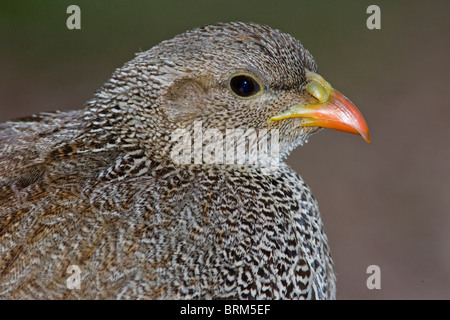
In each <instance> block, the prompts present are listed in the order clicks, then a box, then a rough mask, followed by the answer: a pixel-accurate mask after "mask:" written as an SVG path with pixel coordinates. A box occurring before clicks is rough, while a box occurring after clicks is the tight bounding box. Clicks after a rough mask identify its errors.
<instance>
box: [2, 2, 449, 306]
mask: <svg viewBox="0 0 450 320" xmlns="http://www.w3.org/2000/svg"><path fill="white" fill-rule="evenodd" d="M71 4H76V5H78V6H79V7H80V8H81V27H82V29H81V30H68V29H67V27H66V20H67V18H68V17H69V14H67V13H66V9H67V7H68V6H69V5H71ZM371 4H377V5H378V6H379V7H380V8H381V30H369V29H367V27H366V20H367V18H368V17H369V14H367V13H366V9H367V7H368V6H369V5H371ZM228 21H244V22H257V23H262V24H268V25H270V26H272V27H275V28H278V29H280V30H282V31H284V32H286V33H290V34H291V35H293V36H294V37H296V38H297V39H299V40H300V41H301V42H302V44H303V45H304V46H305V47H306V48H307V49H308V50H309V51H310V52H311V53H312V54H313V56H314V57H315V59H316V61H317V63H318V65H319V73H320V74H321V75H322V76H324V78H325V79H327V80H328V81H329V82H330V83H331V84H332V85H333V86H334V87H335V88H337V89H338V90H339V91H341V92H342V93H343V94H345V95H346V96H347V97H349V98H350V99H351V100H352V101H353V102H354V103H355V104H356V105H357V106H358V108H359V109H360V110H361V112H362V113H363V115H364V117H365V119H366V121H367V123H368V125H369V129H370V133H371V138H372V142H371V143H370V144H366V143H365V142H364V140H363V139H361V138H360V137H358V136H356V135H350V134H344V133H342V132H334V131H331V130H326V131H325V130H324V131H322V132H320V133H318V134H317V135H315V136H314V137H312V138H311V139H310V142H309V143H308V144H307V145H305V146H304V147H301V148H298V149H297V150H296V151H295V152H294V153H293V154H292V155H291V156H290V158H289V159H288V162H289V164H290V165H291V166H292V167H293V168H294V169H295V170H296V171H297V172H299V173H300V174H301V175H302V176H303V178H304V180H305V181H306V182H307V183H308V185H309V186H310V187H311V188H312V190H313V193H314V195H315V197H316V198H317V199H318V201H319V205H320V209H321V214H322V218H323V220H324V224H325V231H326V233H327V235H328V238H329V243H330V246H331V249H332V254H333V257H334V261H335V265H336V271H337V278H338V298H339V299H450V141H449V138H450V126H449V123H450V103H449V101H450V100H449V97H448V94H449V73H450V68H449V67H450V62H449V60H450V59H449V57H450V34H449V33H450V32H449V31H450V2H449V1H448V0H444V1H439V0H433V1H413V0H398V1H395V2H394V1H365V0H354V1H350V0H347V1H331V0H328V1H320V0H316V1H303V0H295V1H283V2H280V1H274V0H271V1H266V0H264V1H261V0H259V1H253V0H246V1H242V0H241V1H234V0H228V1H223V2H218V1H217V2H214V1H209V0H208V1H204V0H201V1H195V2H193V1H191V2H188V1H171V2H169V1H125V0H122V1H119V0H110V1H92V0H89V1H88V0H86V1H77V0H73V1H54V0H52V1H50V0H40V1H20V0H15V1H8V2H7V1H2V2H1V4H0V75H1V76H0V121H6V120H8V119H11V118H17V117H21V116H25V115H29V114H31V113H36V112H40V111H50V110H56V109H60V110H69V109H80V108H82V106H83V103H84V102H85V101H86V100H88V99H90V98H91V97H92V95H93V93H94V91H95V90H96V89H98V88H99V87H100V86H101V85H102V83H103V82H105V81H106V80H107V79H108V78H109V76H110V75H111V73H112V72H113V71H114V69H115V68H117V67H120V66H121V65H123V64H124V63H125V62H126V61H128V60H130V59H131V58H133V57H134V53H135V52H138V51H143V50H147V49H149V48H151V47H152V46H154V45H156V44H157V43H158V42H160V41H162V40H164V39H168V38H171V37H173V36H174V35H176V34H179V33H182V32H184V31H186V30H188V29H192V28H195V27H197V26H200V25H204V24H209V23H215V22H228ZM370 265H378V266H379V267H380V268H381V289H380V290H369V289H368V288H367V287H366V280H367V278H368V276H369V275H368V274H366V269H367V267H368V266H370Z"/></svg>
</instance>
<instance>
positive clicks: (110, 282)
mask: <svg viewBox="0 0 450 320" xmlns="http://www.w3.org/2000/svg"><path fill="white" fill-rule="evenodd" d="M322 128H330V129H335V130H340V131H344V132H348V133H353V134H357V135H360V136H362V137H363V138H364V139H365V140H366V141H367V142H369V141H370V137H369V130H368V127H367V124H366V122H365V120H364V118H363V116H362V114H361V113H360V111H359V110H358V109H357V108H356V106H355V105H354V104H353V103H352V102H350V100H348V99H347V98H346V97H345V96H344V95H342V94H341V93H340V92H339V91H337V90H336V89H334V88H333V87H332V86H331V85H330V84H329V83H328V82H327V81H326V80H325V79H324V78H323V77H321V76H320V75H319V74H318V73H317V64H316V62H315V60H314V58H313V57H312V55H311V54H310V52H309V51H307V50H306V49H305V48H304V47H303V46H302V44H301V43H300V41H298V40H296V39H295V38H294V37H292V36H291V35H289V34H287V33H284V32H282V31H280V30H278V29H274V28H271V27H269V26H266V25H262V24H256V23H244V22H224V23H215V24H211V25H205V26H202V27H198V28H195V29H192V30H190V31H187V32H184V33H182V34H180V35H177V36H175V37H174V38H172V39H169V40H165V41H162V42H161V43H159V44H157V45H155V46H154V47H152V48H151V49H149V50H147V51H143V52H139V53H137V54H136V56H135V57H134V58H133V59H132V60H130V61H129V62H127V63H125V64H124V65H123V66H122V67H119V68H117V69H116V70H115V71H114V72H113V74H112V76H111V77H110V78H109V79H108V80H107V81H106V82H105V83H104V84H103V86H102V87H101V88H100V89H99V90H98V91H96V92H95V94H94V95H93V98H92V99H90V100H89V101H87V102H86V103H85V105H84V106H82V107H81V108H80V109H79V110H72V111H54V112H41V113H37V114H34V115H31V116H28V117H23V118H18V119H14V120H10V121H7V122H4V123H1V124H0V299H130V300H131V299H132V300H134V299H155V300H158V299H206V300H209V299H236V300H250V299H292V300H297V299H336V275H335V271H334V264H333V260H332V257H331V253H330V248H329V245H328V239H327V236H326V234H325V232H324V227H323V223H322V219H321V216H320V213H319V208H318V203H317V201H316V199H315V198H314V196H313V195H312V193H311V190H310V188H309V187H308V186H307V185H306V183H305V182H304V181H303V179H302V178H301V176H300V175H299V174H297V173H296V172H295V171H294V170H293V169H291V168H290V167H289V166H288V164H286V162H285V159H286V157H287V156H288V155H289V154H290V153H291V152H292V151H293V150H294V149H295V148H296V147H298V146H301V145H303V144H304V143H306V142H307V141H308V139H309V138H310V136H311V135H312V134H314V133H316V132H318V131H320V130H321V129H322ZM226 133H230V134H228V135H227V134H226ZM255 133H256V134H255ZM230 137H231V138H230ZM255 137H256V138H255ZM202 138H203V139H202ZM263 138H264V139H266V138H267V139H266V140H264V139H263ZM230 139H231V140H230ZM263 140H264V141H266V142H267V145H266V146H267V148H265V147H261V148H260V149H258V148H256V150H257V151H256V154H257V155H259V156H260V158H261V159H262V160H261V161H259V160H258V161H255V158H254V157H253V156H252V154H251V152H250V155H249V152H247V151H246V150H247V149H248V150H250V149H251V148H253V147H254V146H255V145H256V146H257V147H258V146H260V145H261V146H263V144H261V141H263ZM180 141H181V142H180ZM220 141H222V142H223V141H226V143H229V145H226V146H225V147H224V146H223V144H222V145H221V144H220V143H219V142H220ZM229 141H232V142H229ZM212 142H214V143H212ZM227 146H228V147H229V148H226V147H227ZM237 148H241V149H239V150H240V151H239V150H238V151H239V152H238V151H237ZM246 148H247V149H246ZM269 149H270V150H271V152H263V151H264V150H266V151H267V150H269ZM242 150H244V152H241V151H242ZM272 151H273V152H272ZM254 154H255V153H253V155H254ZM208 155H209V156H210V157H208ZM225 156H226V157H227V158H226V159H225V160H224V157H225ZM230 159H231V160H230ZM258 159H259V158H258Z"/></svg>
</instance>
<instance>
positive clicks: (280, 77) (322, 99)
mask: <svg viewBox="0 0 450 320" xmlns="http://www.w3.org/2000/svg"><path fill="white" fill-rule="evenodd" d="M99 106H100V107H99ZM102 106H103V107H102ZM92 107H94V109H95V110H96V113H97V114H98V112H99V110H102V108H103V109H108V110H110V111H107V112H108V114H113V115H114V114H120V115H121V116H120V117H115V120H111V121H112V123H110V126H109V127H111V128H115V130H116V131H117V130H118V131H121V135H123V134H125V135H126V136H129V135H130V133H131V134H132V136H133V137H134V138H135V139H136V141H139V145H140V146H144V148H145V150H146V152H147V153H148V154H149V155H150V156H152V157H158V155H159V156H160V157H163V154H165V155H164V157H166V155H167V153H168V152H170V149H171V148H172V147H173V139H172V138H171V136H173V132H174V131H176V130H180V129H183V130H187V132H190V133H191V134H192V133H193V130H194V126H195V124H196V123H197V124H198V123H201V126H202V130H209V129H211V130H217V131H218V132H221V133H225V131H226V130H227V129H228V130H231V129H239V128H240V129H244V130H248V129H254V130H255V131H262V130H266V131H268V132H272V131H273V130H277V132H278V135H277V137H278V139H279V142H280V143H279V144H280V152H281V156H282V157H285V156H286V155H288V154H289V153H290V152H291V151H292V149H293V148H295V147H296V146H297V145H299V144H303V143H304V142H306V141H307V139H308V137H309V136H310V135H311V134H312V133H314V132H317V131H318V130H319V129H320V128H331V129H336V130H340V131H345V132H349V133H354V134H359V135H361V136H362V137H363V138H364V139H365V140H366V141H367V142H369V131H368V128H367V125H366V122H365V121H364V119H363V117H362V115H361V113H360V112H359V111H358V109H357V108H356V107H355V106H354V105H353V104H352V103H351V102H350V101H349V100H348V99H347V98H346V97H344V96H343V95H342V94H341V93H339V92H338V91H337V90H335V89H334V88H333V87H332V86H331V85H330V84H329V83H328V82H327V81H326V80H325V79H323V78H322V77H321V76H320V75H319V74H317V65H316V63H315V61H314V59H313V57H312V55H311V54H310V53H309V52H308V51H307V50H306V49H304V48H303V46H302V45H301V44H300V42H299V41H297V40H296V39H294V38H293V37H291V36H290V35H288V34H285V33H282V32H281V31H279V30H275V29H272V28H270V27H267V26H263V25H258V24H248V23H222V24H215V25H209V26H205V27H202V28H198V29H194V30H192V31H188V32H186V33H183V34H181V35H179V36H176V37H175V38H173V39H171V40H167V41H163V42H162V43H160V44H159V45H157V46H155V47H153V48H152V49H150V50H148V51H146V52H142V53H140V54H138V55H137V56H136V58H135V59H133V60H131V61H130V62H129V63H127V64H125V65H124V66H123V67H122V68H119V69H118V70H117V71H116V72H115V73H114V75H113V76H112V78H111V80H110V81H109V82H107V83H106V84H105V85H104V87H103V88H102V90H100V91H99V92H98V93H97V96H96V99H94V102H93V103H92V105H91V109H92ZM103 113H105V112H103ZM119 118H120V119H119ZM108 121H109V122H111V121H110V120H108ZM117 122H120V128H121V129H118V126H117V125H116V123H117ZM106 127H108V126H106ZM129 140H130V141H131V140H132V139H129Z"/></svg>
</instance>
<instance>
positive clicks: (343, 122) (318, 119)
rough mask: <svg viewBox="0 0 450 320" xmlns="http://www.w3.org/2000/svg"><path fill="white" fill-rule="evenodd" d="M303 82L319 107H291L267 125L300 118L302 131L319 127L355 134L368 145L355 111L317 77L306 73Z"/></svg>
mask: <svg viewBox="0 0 450 320" xmlns="http://www.w3.org/2000/svg"><path fill="white" fill-rule="evenodd" d="M307 79H308V80H309V83H308V84H307V86H306V90H307V91H308V93H310V94H311V95H312V96H313V97H315V98H316V99H317V100H318V102H319V103H317V104H310V105H301V104H294V105H292V106H291V107H289V108H288V109H287V110H286V111H284V112H282V113H280V114H278V115H275V116H273V117H272V118H270V119H269V121H270V122H273V121H278V120H282V119H289V118H303V122H302V124H301V126H302V127H322V128H330V129H335V130H339V131H344V132H349V133H354V134H359V135H361V136H362V137H363V138H364V140H366V141H367V142H368V143H370V136H369V128H368V127H367V124H366V121H364V118H363V116H362V114H361V112H359V110H358V108H356V106H355V105H354V104H353V103H351V102H350V100H348V99H347V98H346V97H345V96H344V95H342V94H341V93H340V92H339V91H337V90H335V89H333V88H332V87H331V85H330V84H329V83H328V82H326V81H325V80H324V79H323V78H322V77H321V76H319V75H318V74H315V73H313V72H308V73H307Z"/></svg>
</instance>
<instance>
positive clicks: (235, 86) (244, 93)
mask: <svg viewBox="0 0 450 320" xmlns="http://www.w3.org/2000/svg"><path fill="white" fill-rule="evenodd" d="M230 88H231V90H233V92H234V93H235V94H237V95H238V96H240V97H250V96H251V95H254V94H255V93H258V92H259V91H260V90H261V87H260V86H259V84H258V82H256V80H255V79H253V78H252V77H250V76H247V75H238V76H234V77H233V78H231V80H230Z"/></svg>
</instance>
